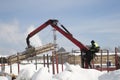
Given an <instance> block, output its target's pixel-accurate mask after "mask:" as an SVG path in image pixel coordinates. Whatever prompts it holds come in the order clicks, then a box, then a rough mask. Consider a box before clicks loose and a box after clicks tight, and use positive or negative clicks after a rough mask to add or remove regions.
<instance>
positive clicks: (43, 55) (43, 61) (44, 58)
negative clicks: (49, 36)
mask: <svg viewBox="0 0 120 80" xmlns="http://www.w3.org/2000/svg"><path fill="white" fill-rule="evenodd" d="M43 64H44V67H45V55H43Z"/></svg>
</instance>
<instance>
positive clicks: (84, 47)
mask: <svg viewBox="0 0 120 80" xmlns="http://www.w3.org/2000/svg"><path fill="white" fill-rule="evenodd" d="M57 22H58V20H51V19H50V20H48V21H47V22H45V23H44V24H42V25H41V26H39V27H38V28H37V29H35V30H34V31H32V32H31V33H30V34H28V36H27V38H26V42H27V45H28V47H30V42H29V38H31V37H32V36H34V35H35V34H36V33H38V32H39V31H41V30H42V29H44V28H45V27H47V26H48V25H51V26H52V27H53V28H54V29H56V30H57V31H59V32H60V33H61V34H62V35H64V36H65V37H66V38H67V39H69V40H70V41H71V42H72V43H74V44H75V45H76V46H78V47H79V48H80V50H81V51H83V52H87V51H88V48H87V47H86V46H84V45H83V44H82V43H81V42H80V41H78V40H77V39H75V38H74V37H73V36H72V35H71V34H70V33H68V32H65V31H64V30H63V29H61V28H60V27H58V26H57Z"/></svg>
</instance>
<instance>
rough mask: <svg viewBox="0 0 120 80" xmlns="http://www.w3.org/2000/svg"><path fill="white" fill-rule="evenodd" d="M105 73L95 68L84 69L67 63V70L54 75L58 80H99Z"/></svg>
mask: <svg viewBox="0 0 120 80" xmlns="http://www.w3.org/2000/svg"><path fill="white" fill-rule="evenodd" d="M102 74H103V73H102V72H100V71H97V70H93V69H83V68H80V66H74V65H69V64H66V69H65V71H63V72H61V73H59V74H57V75H55V76H54V78H55V79H56V80H80V79H82V80H88V79H89V80H98V77H99V76H100V75H102Z"/></svg>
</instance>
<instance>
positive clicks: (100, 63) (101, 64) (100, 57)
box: [100, 50, 103, 71]
mask: <svg viewBox="0 0 120 80" xmlns="http://www.w3.org/2000/svg"><path fill="white" fill-rule="evenodd" d="M102 53H103V51H102V50H101V56H100V58H101V59H100V64H101V71H102Z"/></svg>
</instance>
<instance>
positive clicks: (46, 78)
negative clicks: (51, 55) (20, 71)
mask: <svg viewBox="0 0 120 80" xmlns="http://www.w3.org/2000/svg"><path fill="white" fill-rule="evenodd" d="M39 79H41V80H52V75H51V74H50V73H49V72H48V68H47V67H42V68H40V69H39V70H38V71H37V72H36V73H35V74H34V75H33V77H32V80H39Z"/></svg>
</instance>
